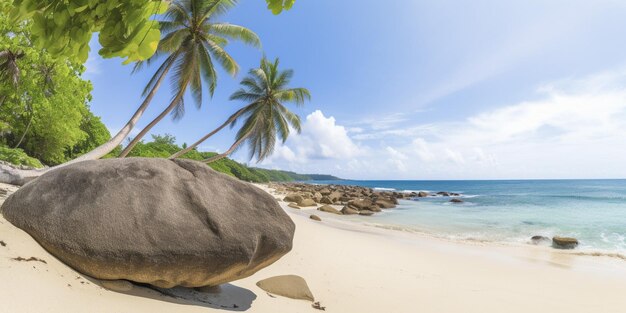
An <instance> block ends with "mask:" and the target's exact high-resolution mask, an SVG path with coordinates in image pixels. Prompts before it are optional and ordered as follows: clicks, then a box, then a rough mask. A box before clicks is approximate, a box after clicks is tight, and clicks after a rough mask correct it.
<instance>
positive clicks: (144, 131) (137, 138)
mask: <svg viewBox="0 0 626 313" xmlns="http://www.w3.org/2000/svg"><path fill="white" fill-rule="evenodd" d="M183 95H184V92H183V93H179V94H178V95H177V96H176V98H174V100H172V102H171V103H170V105H169V106H168V107H167V108H166V109H165V110H164V111H163V112H161V114H159V116H157V117H156V118H155V119H153V120H152V122H150V124H148V126H146V127H144V129H142V130H141V132H139V134H138V135H137V136H135V138H133V140H132V141H131V142H130V143H129V144H128V146H126V148H125V149H124V151H122V153H121V154H120V155H119V157H120V158H125V157H126V156H127V155H128V154H129V153H130V151H132V150H133V148H134V147H135V145H136V144H137V143H138V142H139V141H140V140H141V138H143V136H145V135H146V134H147V133H148V132H149V131H150V129H152V127H154V125H156V124H158V123H159V122H160V121H161V120H162V119H163V118H164V117H165V116H167V115H168V114H169V113H170V112H172V110H173V109H174V108H175V107H176V105H178V104H179V102H180V99H181V98H182V97H183Z"/></svg>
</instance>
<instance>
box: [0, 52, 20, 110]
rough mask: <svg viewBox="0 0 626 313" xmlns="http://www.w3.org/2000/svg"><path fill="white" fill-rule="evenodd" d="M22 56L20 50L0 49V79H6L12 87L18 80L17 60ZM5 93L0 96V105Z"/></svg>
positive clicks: (15, 86)
mask: <svg viewBox="0 0 626 313" xmlns="http://www.w3.org/2000/svg"><path fill="white" fill-rule="evenodd" d="M23 57H24V52H22V51H11V50H3V51H0V81H6V82H8V83H9V84H11V85H12V86H13V87H14V88H17V86H18V84H19V82H20V67H19V66H18V64H17V60H19V59H21V58H23ZM5 99H6V95H2V96H0V105H2V104H3V103H4V100H5Z"/></svg>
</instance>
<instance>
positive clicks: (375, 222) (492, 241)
mask: <svg viewBox="0 0 626 313" xmlns="http://www.w3.org/2000/svg"><path fill="white" fill-rule="evenodd" d="M273 184H274V183H269V184H265V185H267V189H268V190H266V191H268V192H269V193H270V194H272V195H273V196H275V198H276V196H279V198H280V199H279V198H276V199H277V201H279V202H285V201H283V200H282V198H283V197H285V196H287V195H288V194H289V193H288V192H287V193H286V192H281V191H277V190H276V188H275V187H274V186H272V185H273ZM289 184H290V183H278V184H277V185H278V186H279V187H280V186H281V185H283V186H286V185H289ZM296 184H297V185H301V184H305V185H306V184H309V185H315V186H332V185H333V184H332V183H331V182H328V183H307V182H299V183H296ZM341 186H347V187H356V188H370V189H371V190H372V191H374V192H389V193H404V194H408V193H418V192H426V193H429V194H428V195H427V196H425V197H419V198H418V197H413V198H415V200H430V199H450V198H451V197H450V196H442V195H441V193H444V192H436V191H432V190H427V189H420V190H412V189H411V190H405V189H402V190H401V189H396V188H387V187H364V186H361V185H347V184H342V185H341ZM445 193H448V192H445ZM450 193H452V194H454V197H455V198H459V199H464V200H465V199H472V198H476V197H480V195H476V194H465V193H463V192H461V191H458V190H452V191H450ZM398 201H399V203H398V204H397V206H398V207H397V208H391V209H383V210H382V212H380V213H376V214H375V215H374V216H370V217H363V218H362V217H360V216H349V215H339V216H337V215H335V214H326V215H327V216H328V218H331V219H333V220H338V221H342V222H346V223H352V224H357V225H363V226H366V227H371V228H378V229H384V230H389V231H394V232H402V233H410V234H414V235H416V236H423V237H427V238H434V239H440V240H444V241H448V242H453V243H463V244H471V245H497V246H512V247H521V248H524V247H529V246H530V247H537V248H540V249H547V250H551V251H554V252H559V253H565V254H571V255H579V256H592V257H608V258H615V259H619V260H622V261H626V252H624V251H621V250H618V251H615V250H611V249H604V248H598V247H592V246H589V245H584V243H583V244H581V245H579V246H578V247H576V248H575V249H560V248H555V247H553V246H552V245H550V244H549V243H545V242H543V243H538V244H534V243H532V240H531V237H532V236H535V235H539V234H541V233H534V232H529V233H527V235H526V236H523V235H520V236H515V237H513V238H511V237H506V238H504V237H491V238H490V237H489V236H483V237H481V236H477V237H472V236H464V234H462V233H459V234H453V233H446V232H441V231H439V232H438V231H437V230H433V229H428V228H427V227H420V226H418V225H403V224H401V223H394V222H393V221H383V220H380V219H377V218H378V217H381V216H385V215H387V214H389V215H393V214H394V213H395V212H394V210H395V209H406V207H407V206H410V204H413V201H412V199H411V198H405V199H398ZM285 203H287V202H285ZM418 203H419V202H418ZM427 203H428V202H427ZM319 205H322V204H318V206H319ZM471 205H475V204H473V203H472V204H471ZM332 206H333V207H334V208H336V209H337V210H341V208H342V207H343V206H344V205H343V204H342V205H337V204H335V205H332ZM403 206H404V207H403ZM300 209H301V210H302V211H308V210H310V211H311V212H313V211H316V210H315V208H312V209H311V208H308V207H301V208H300ZM316 212H319V211H316ZM555 236H559V235H558V233H557V234H555ZM550 237H551V236H549V237H548V238H550Z"/></svg>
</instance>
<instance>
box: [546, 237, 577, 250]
mask: <svg viewBox="0 0 626 313" xmlns="http://www.w3.org/2000/svg"><path fill="white" fill-rule="evenodd" d="M576 246H578V239H576V238H569V237H558V236H555V237H552V247H554V248H557V249H574V248H576Z"/></svg>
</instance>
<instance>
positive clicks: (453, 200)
mask: <svg viewBox="0 0 626 313" xmlns="http://www.w3.org/2000/svg"><path fill="white" fill-rule="evenodd" d="M450 202H452V203H463V200H461V199H459V198H454V199H452V200H450Z"/></svg>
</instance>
